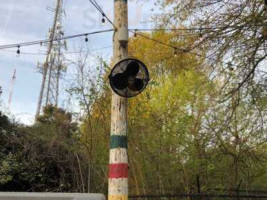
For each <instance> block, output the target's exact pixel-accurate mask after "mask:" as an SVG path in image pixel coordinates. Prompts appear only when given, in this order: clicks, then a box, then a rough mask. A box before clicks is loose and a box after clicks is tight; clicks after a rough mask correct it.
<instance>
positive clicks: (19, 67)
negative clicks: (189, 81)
mask: <svg viewBox="0 0 267 200" xmlns="http://www.w3.org/2000/svg"><path fill="white" fill-rule="evenodd" d="M55 3H56V0H19V1H18V0H8V1H7V0H0V27H1V28H0V45H6V44H12V43H20V42H27V41H34V40H40V39H45V38H46V35H47V32H48V29H49V27H51V25H52V22H53V15H54V13H53V12H51V11H49V9H47V8H48V7H55ZM98 3H99V4H100V5H101V7H102V9H103V10H104V11H105V12H106V14H107V15H108V16H109V17H110V18H111V19H113V0H109V1H107V0H98ZM64 4H65V12H66V16H64V17H63V27H64V31H65V35H72V34H80V33H86V32H91V31H95V30H104V29H109V28H111V26H110V25H108V24H106V25H105V26H102V24H101V14H99V13H98V11H97V10H96V9H95V8H94V7H93V6H92V5H91V4H90V2H89V1H88V0H64ZM152 7H153V0H150V1H149V3H144V4H141V3H136V1H129V27H130V28H145V27H150V26H151V25H152V24H151V23H150V22H149V21H151V19H150V17H151V16H152V14H153V13H152V11H151V8H152ZM154 12H155V11H154ZM83 41H84V38H77V39H72V40H68V51H70V52H71V51H75V50H77V48H78V47H79V46H80V45H81V43H83ZM88 45H90V47H89V48H91V49H98V48H102V47H108V46H111V45H112V33H103V34H99V35H94V36H90V37H89V43H88ZM16 50H17V49H16V48H15V49H7V50H0V86H2V89H3V94H2V100H3V104H4V105H5V107H8V98H9V93H10V90H11V78H12V74H13V72H14V69H16V71H17V74H16V79H15V85H14V90H13V91H14V92H13V98H12V103H11V106H10V112H11V113H12V114H13V115H14V116H15V117H16V119H17V120H19V121H20V122H22V123H25V124H31V123H32V122H33V119H34V114H35V112H36V106H37V100H38V96H39V90H40V85H41V78H42V75H41V74H40V73H38V71H37V67H36V66H37V63H38V62H40V63H42V62H43V61H44V59H45V56H44V55H38V54H40V53H42V52H44V51H45V50H46V47H45V46H43V47H40V46H39V45H35V46H29V47H22V48H21V52H22V54H21V56H20V57H17V56H16V53H15V52H16ZM24 53H26V54H24ZM28 53H30V54H28ZM96 53H99V54H101V55H103V56H104V57H105V58H109V57H110V56H111V55H112V49H111V48H106V49H103V50H99V51H97V52H96ZM32 54H37V55H32ZM69 56H70V55H69ZM68 73H71V71H70V70H68V71H67V74H68ZM63 101H64V97H61V103H63Z"/></svg>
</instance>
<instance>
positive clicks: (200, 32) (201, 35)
mask: <svg viewBox="0 0 267 200" xmlns="http://www.w3.org/2000/svg"><path fill="white" fill-rule="evenodd" d="M199 37H200V38H202V37H203V33H202V28H200V30H199Z"/></svg>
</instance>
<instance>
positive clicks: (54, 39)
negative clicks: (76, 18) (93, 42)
mask: <svg viewBox="0 0 267 200" xmlns="http://www.w3.org/2000/svg"><path fill="white" fill-rule="evenodd" d="M111 31H114V29H107V30H102V31H94V32H89V33H82V34H76V35H70V36H65V37H61V38H53V39H47V40H36V41H31V42H23V43H16V44H8V45H0V50H2V49H10V48H16V47H17V48H21V47H23V46H31V45H36V44H44V43H49V42H53V41H60V40H67V39H72V38H77V37H84V36H88V35H94V34H99V33H105V32H111Z"/></svg>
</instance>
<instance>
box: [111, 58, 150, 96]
mask: <svg viewBox="0 0 267 200" xmlns="http://www.w3.org/2000/svg"><path fill="white" fill-rule="evenodd" d="M133 61H134V62H136V63H138V65H139V71H138V73H137V75H136V76H135V78H139V79H141V80H142V81H143V83H144V86H143V88H142V89H141V90H138V91H133V90H131V89H129V88H128V87H127V88H126V89H117V88H116V87H114V85H113V83H112V77H114V76H115V75H116V74H118V73H124V72H125V71H126V69H127V66H128V65H129V64H130V63H131V62H133ZM109 81H110V86H111V88H112V90H113V91H114V92H115V93H116V94H117V95H119V96H121V97H126V98H131V97H135V96H137V95H138V94H140V93H141V92H142V91H143V90H144V89H145V88H146V86H147V84H148V82H149V72H148V69H147V67H146V66H145V64H144V63H143V62H142V61H140V60H137V59H133V58H127V59H124V60H121V61H120V62H118V63H117V64H116V65H115V66H114V67H113V69H112V70H111V73H110V76H109Z"/></svg>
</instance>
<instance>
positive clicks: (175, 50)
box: [174, 48, 178, 57]
mask: <svg viewBox="0 0 267 200" xmlns="http://www.w3.org/2000/svg"><path fill="white" fill-rule="evenodd" d="M177 55H178V53H177V49H176V48H174V57H177Z"/></svg>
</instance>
